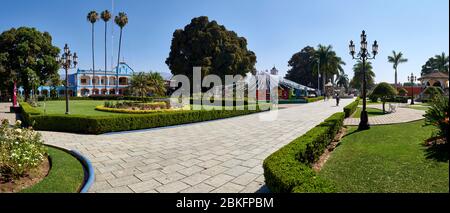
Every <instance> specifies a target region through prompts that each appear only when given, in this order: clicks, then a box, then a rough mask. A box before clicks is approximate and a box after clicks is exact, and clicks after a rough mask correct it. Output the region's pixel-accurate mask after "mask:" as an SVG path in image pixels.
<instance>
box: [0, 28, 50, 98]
mask: <svg viewBox="0 0 450 213" xmlns="http://www.w3.org/2000/svg"><path fill="white" fill-rule="evenodd" d="M58 54H59V48H58V47H56V46H53V44H52V37H51V36H50V34H49V33H48V32H40V31H38V30H37V29H35V28H29V27H20V28H17V29H16V28H12V29H10V30H7V31H5V32H3V33H2V34H0V64H1V65H2V67H3V70H4V71H3V72H2V79H4V81H3V82H2V84H7V85H11V84H12V83H13V82H14V81H16V82H17V83H18V85H19V86H23V89H24V92H25V99H26V100H28V99H29V94H30V91H31V89H32V87H33V86H35V83H36V82H43V81H48V80H49V79H50V78H51V77H52V76H53V75H55V74H56V73H57V72H58V69H59V64H58V62H57V61H56V56H57V55H58ZM11 92H12V91H11Z"/></svg>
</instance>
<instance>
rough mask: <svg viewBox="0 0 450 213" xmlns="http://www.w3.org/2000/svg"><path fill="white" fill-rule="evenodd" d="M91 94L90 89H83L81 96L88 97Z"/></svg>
mask: <svg viewBox="0 0 450 213" xmlns="http://www.w3.org/2000/svg"><path fill="white" fill-rule="evenodd" d="M89 93H90V91H89V89H86V88H83V89H81V96H88V95H89Z"/></svg>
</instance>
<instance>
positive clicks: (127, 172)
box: [111, 168, 142, 178]
mask: <svg viewBox="0 0 450 213" xmlns="http://www.w3.org/2000/svg"><path fill="white" fill-rule="evenodd" d="M111 173H112V174H113V175H114V176H116V177H118V178H120V177H125V176H130V175H135V174H140V173H142V172H141V171H140V170H138V169H137V168H128V169H121V170H116V171H112V172H111Z"/></svg>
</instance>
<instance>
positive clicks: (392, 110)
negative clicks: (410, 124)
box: [389, 104, 397, 113]
mask: <svg viewBox="0 0 450 213" xmlns="http://www.w3.org/2000/svg"><path fill="white" fill-rule="evenodd" d="M396 111H397V106H395V105H394V104H389V112H391V113H394V112H396Z"/></svg>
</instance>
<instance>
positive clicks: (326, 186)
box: [263, 112, 344, 193]
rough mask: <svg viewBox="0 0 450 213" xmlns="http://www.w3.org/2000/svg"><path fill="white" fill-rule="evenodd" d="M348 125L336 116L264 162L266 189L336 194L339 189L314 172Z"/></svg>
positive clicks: (340, 115)
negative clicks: (344, 126)
mask: <svg viewBox="0 0 450 213" xmlns="http://www.w3.org/2000/svg"><path fill="white" fill-rule="evenodd" d="M343 121H344V113H342V112H340V113H336V114H334V115H332V116H330V117H329V118H328V119H326V120H325V121H324V122H322V123H321V124H319V125H317V126H316V127H314V128H313V129H311V130H309V131H308V132H307V133H305V134H304V135H302V136H300V137H298V138H297V139H295V140H294V141H292V142H291V143H289V144H287V145H285V146H284V147H282V148H281V149H279V150H278V151H276V152H275V153H273V154H271V155H270V156H269V157H267V158H266V159H265V160H264V163H263V168H264V177H265V179H266V185H267V186H268V188H269V189H270V190H271V191H272V192H278V193H289V192H334V191H335V187H334V186H333V184H332V183H330V182H329V181H327V180H325V179H322V178H320V177H318V176H317V175H316V173H315V172H314V171H313V170H312V168H311V166H310V165H311V164H312V163H314V162H315V161H317V160H318V158H319V157H320V156H321V155H322V153H323V151H324V150H325V149H326V147H327V146H328V145H329V144H330V142H331V141H332V139H333V138H334V137H335V135H336V134H337V132H338V131H339V129H340V128H341V127H342V125H343Z"/></svg>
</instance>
